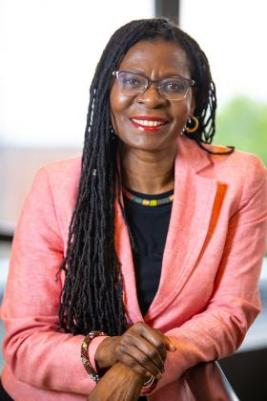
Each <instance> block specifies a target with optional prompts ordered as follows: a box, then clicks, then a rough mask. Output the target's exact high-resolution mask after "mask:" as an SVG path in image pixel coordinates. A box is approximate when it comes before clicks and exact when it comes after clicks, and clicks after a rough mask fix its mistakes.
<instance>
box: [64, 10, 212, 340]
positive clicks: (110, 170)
mask: <svg viewBox="0 0 267 401" xmlns="http://www.w3.org/2000/svg"><path fill="white" fill-rule="evenodd" d="M159 38H161V39H163V40H166V41H173V42H177V43H178V44H179V45H180V46H181V47H182V48H183V49H184V51H185V52H186V54H187V57H188V61H189V67H190V72H191V77H192V78H193V79H194V80H195V81H196V83H197V86H196V89H194V96H195V100H196V109H195V115H196V117H197V118H198V119H199V123H200V124H199V128H198V130H197V132H196V133H195V134H194V137H193V139H194V140H195V141H196V142H197V143H198V144H199V145H200V146H201V147H204V148H205V146H204V145H205V144H209V143H211V142H212V138H213V136H214V133H215V112H216V92H215V85H214V83H213V81H212V78H211V73H210V68H209V63H208V60H207V58H206V56H205V54H204V53H203V51H202V50H201V49H200V47H199V45H198V44H197V43H196V41H195V40H194V39H192V38H191V37H190V36H189V35H187V34H186V33H185V32H183V31H182V30H181V29H179V28H178V27H176V26H174V25H172V24H171V23H170V22H169V21H168V20H167V19H165V18H153V19H144V20H136V21H132V22H130V23H128V24H126V25H124V26H122V27H121V28H120V29H118V30H117V31H116V32H115V33H114V34H113V36H112V37H111V38H110V40H109V42H108V44H107V46H106V48H105V49H104V51H103V54H102V56H101V58H100V61H99V63H98V65H97V68H96V71H95V75H94V78H93V81H92V84H91V87H90V103H89V108H88V115H87V124H86V129H85V141H84V150H83V156H82V165H81V178H80V183H79V189H78V194H77V201H76V206H75V209H74V213H73V216H72V220H71V223H70V229H69V238H68V245H67V252H66V256H65V259H64V261H63V263H62V266H61V269H62V270H63V271H64V272H65V284H64V288H63V290H62V294H61V304H60V309H59V322H60V328H61V330H63V331H65V332H70V333H73V334H87V333H88V332H89V331H91V330H102V331H104V332H106V333H107V334H109V335H111V336H112V335H121V334H122V333H123V332H124V331H125V330H126V327H127V324H126V318H125V310H124V306H123V280H122V276H121V271H120V263H119V260H118V258H117V255H116V251H115V244H114V220H115V219H114V216H115V211H114V203H115V199H116V198H117V196H118V193H119V191H120V177H119V173H118V171H117V149H118V139H117V137H116V136H114V135H113V134H112V125H111V119H110V104H109V95H110V88H111V85H112V79H113V78H112V72H113V71H114V70H117V69H118V67H119V64H120V62H121V60H122V58H123V56H124V55H125V54H126V52H127V51H128V49H129V48H130V47H132V46H133V45H134V44H135V43H137V42H139V41H140V40H154V39H159Z"/></svg>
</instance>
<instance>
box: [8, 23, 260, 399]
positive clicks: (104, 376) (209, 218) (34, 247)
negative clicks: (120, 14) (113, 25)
mask: <svg viewBox="0 0 267 401" xmlns="http://www.w3.org/2000/svg"><path fill="white" fill-rule="evenodd" d="M215 110H216V93H215V85H214V83H213V81H212V78H211V74H210V69H209V64H208V61H207V58H206V56H205V54H204V53H203V52H202V50H201V49H200V48H199V46H198V44H197V43H196V42H195V41H194V40H193V39H192V38H191V37H190V36H188V35H187V34H185V33H184V32H183V31H182V30H180V29H179V28H177V27H175V26H173V25H171V24H170V23H169V22H168V21H167V20H165V19H148V20H139V21H132V22H130V23H129V24H127V25H125V26H123V27H122V28H120V29H119V30H118V31H116V32H115V33H114V35H113V36H112V37H111V39H110V41H109V43H108V44H107V46H106V48H105V50H104V52H103V55H102V57H101V59H100V61H99V63H98V66H97V69H96V73H95V76H94V79H93V82H92V85H91V91H90V104H89V111H88V117H87V126H86V133H85V143H84V152H83V157H82V162H81V163H80V160H79V159H73V160H67V161H62V162H59V163H54V164H51V165H49V166H46V167H44V168H42V169H41V170H40V171H39V173H38V174H37V176H36V178H35V181H34V184H33V187H32V190H31V192H30V194H29V196H28V198H27V200H26V203H25V205H24V208H23V211H22V215H21V218H20V222H19V224H18V227H17V230H16V236H15V240H14V244H13V252H12V258H11V266H10V274H9V279H8V285H7V289H6V294H5V299H4V303H3V307H2V318H3V319H4V321H5V324H6V329H7V335H6V338H5V341H4V355H5V361H6V364H5V368H4V371H3V374H2V383H3V387H4V388H5V390H6V391H7V393H8V394H9V395H10V397H12V399H14V400H16V401H25V400H26V399H27V401H36V400H45V401H50V400H51V401H54V400H57V401H59V400H64V401H67V400H69V401H76V400H77V401H78V400H85V399H86V395H88V394H89V399H90V400H92V401H95V400H101V401H106V400H109V401H118V400H120V401H121V400H125V401H130V400H136V399H138V397H139V395H140V394H141V395H142V394H143V396H144V395H146V394H147V395H148V397H149V399H150V400H153V401H158V400H160V401H162V400H163V401H164V400H166V401H167V400H168V401H172V400H173V401H175V400H190V399H191V398H190V393H189V389H188V387H187V385H186V381H185V379H184V376H183V375H184V373H185V372H186V371H187V370H188V369H189V368H191V367H193V366H195V365H197V364H198V363H200V362H204V361H212V360H216V359H218V358H221V357H224V356H226V355H229V354H231V353H232V352H233V351H234V350H236V349H237V347H238V346H239V345H240V344H241V342H242V340H243V338H244V336H245V334H246V331H247V329H248V327H249V326H250V325H251V323H252V322H253V320H254V319H255V317H256V315H257V314H258V312H259V310H260V301H259V296H258V290H257V282H258V277H259V272H260V266H261V261H262V257H263V253H264V246H265V236H266V220H267V211H266V203H267V185H266V174H265V170H264V167H263V165H262V163H261V162H260V161H259V159H258V158H257V157H255V156H253V155H250V154H245V153H241V152H237V151H233V149H231V148H229V149H228V148H220V149H218V148H216V147H214V146H212V145H210V143H211V142H212V139H213V136H214V133H215ZM151 206H153V207H151ZM81 347H82V355H81V356H82V358H81V359H82V362H81V360H80V351H81ZM99 379H100V381H99ZM96 382H97V385H96Z"/></svg>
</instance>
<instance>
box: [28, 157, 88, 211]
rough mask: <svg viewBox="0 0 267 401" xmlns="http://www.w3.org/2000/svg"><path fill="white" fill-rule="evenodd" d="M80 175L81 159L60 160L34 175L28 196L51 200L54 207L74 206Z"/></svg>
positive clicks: (45, 166)
mask: <svg viewBox="0 0 267 401" xmlns="http://www.w3.org/2000/svg"><path fill="white" fill-rule="evenodd" d="M80 175H81V157H75V158H71V159H65V160H60V161H57V162H52V163H49V164H46V165H44V166H42V167H41V168H40V169H39V170H38V171H37V173H36V175H35V178H34V181H33V184H32V188H31V190H30V193H29V196H30V197H31V198H33V197H35V198H36V199H39V200H40V199H42V203H44V202H47V201H48V199H51V201H52V202H53V203H55V206H56V207H59V208H60V207H63V206H64V205H65V203H66V204H70V205H72V206H73V205H74V203H75V199H76V196H77V190H78V186H79V182H80Z"/></svg>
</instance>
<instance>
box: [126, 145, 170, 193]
mask: <svg viewBox="0 0 267 401" xmlns="http://www.w3.org/2000/svg"><path fill="white" fill-rule="evenodd" d="M175 156H176V149H171V150H170V149H168V150H167V151H166V150H165V151H164V150H163V151H161V152H147V151H143V150H139V149H127V148H126V147H125V146H123V145H122V146H121V147H120V159H121V165H122V182H123V185H124V186H125V187H126V188H129V189H132V190H133V191H136V192H141V193H146V194H159V193H162V192H167V191H170V190H171V189H173V187H174V160H175Z"/></svg>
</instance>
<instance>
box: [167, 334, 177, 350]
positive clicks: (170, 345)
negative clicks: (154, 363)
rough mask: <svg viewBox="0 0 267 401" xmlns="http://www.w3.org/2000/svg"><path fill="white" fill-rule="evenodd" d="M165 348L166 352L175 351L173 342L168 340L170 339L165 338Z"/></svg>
mask: <svg viewBox="0 0 267 401" xmlns="http://www.w3.org/2000/svg"><path fill="white" fill-rule="evenodd" d="M165 346H166V349H167V351H172V352H173V351H176V349H177V347H176V345H175V342H174V341H173V340H171V339H170V337H167V336H165Z"/></svg>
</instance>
